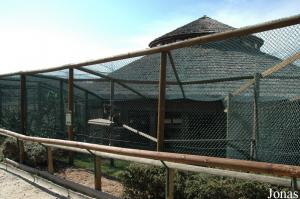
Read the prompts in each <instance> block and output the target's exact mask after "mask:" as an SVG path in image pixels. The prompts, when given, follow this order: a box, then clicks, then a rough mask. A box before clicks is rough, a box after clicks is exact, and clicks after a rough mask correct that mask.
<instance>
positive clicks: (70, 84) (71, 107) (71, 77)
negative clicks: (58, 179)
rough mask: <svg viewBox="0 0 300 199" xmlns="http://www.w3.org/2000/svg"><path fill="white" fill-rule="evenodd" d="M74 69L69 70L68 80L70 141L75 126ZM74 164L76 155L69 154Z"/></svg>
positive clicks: (71, 162) (70, 160) (70, 161)
mask: <svg viewBox="0 0 300 199" xmlns="http://www.w3.org/2000/svg"><path fill="white" fill-rule="evenodd" d="M73 84H74V69H73V68H69V80H68V112H69V113H70V114H71V124H70V125H69V126H68V140H73V139H74V132H73V130H74V129H73V125H74V121H73V120H74V90H73V89H74V86H73ZM73 163H74V153H73V152H72V151H70V152H69V164H71V165H72V164H73Z"/></svg>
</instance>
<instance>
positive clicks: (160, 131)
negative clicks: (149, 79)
mask: <svg viewBox="0 0 300 199" xmlns="http://www.w3.org/2000/svg"><path fill="white" fill-rule="evenodd" d="M166 65H167V52H161V57H160V76H159V96H158V111H157V112H158V117H157V151H162V150H163V146H164V131H165V104H166V102H165V100H166Z"/></svg>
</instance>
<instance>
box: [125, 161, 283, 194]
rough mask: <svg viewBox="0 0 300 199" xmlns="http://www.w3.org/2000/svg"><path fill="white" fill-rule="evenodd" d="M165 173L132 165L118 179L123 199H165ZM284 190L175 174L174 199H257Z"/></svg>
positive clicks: (247, 182)
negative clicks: (272, 191) (122, 188)
mask: <svg viewBox="0 0 300 199" xmlns="http://www.w3.org/2000/svg"><path fill="white" fill-rule="evenodd" d="M165 179H166V175H165V169H163V168H159V167H154V166H146V165H142V164H131V165H130V166H129V167H128V169H127V170H126V171H124V172H123V173H122V175H121V181H122V183H123V185H124V196H123V197H124V198H125V199H164V198H165ZM270 188H272V189H273V190H281V191H282V190H286V189H284V188H283V187H278V186H273V185H270V184H264V183H257V182H249V181H244V180H237V179H234V178H228V177H219V176H212V175H206V174H194V173H188V172H176V174H175V193H174V195H175V199H211V198H214V199H231V198H234V199H259V198H267V197H268V196H269V189H270Z"/></svg>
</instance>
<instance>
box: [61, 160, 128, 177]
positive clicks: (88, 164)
mask: <svg viewBox="0 0 300 199" xmlns="http://www.w3.org/2000/svg"><path fill="white" fill-rule="evenodd" d="M56 159H57V160H59V161H62V162H64V163H67V162H68V157H67V156H64V157H59V158H56ZM101 163H102V164H101V171H102V173H103V174H105V175H107V176H109V177H112V178H114V179H118V180H119V179H120V174H121V173H122V171H124V170H125V169H126V168H127V167H128V165H129V163H128V162H127V161H123V160H114V166H111V165H110V160H109V159H103V160H102V162H101ZM74 166H75V167H78V168H82V169H88V170H94V158H93V157H92V156H91V155H86V154H76V155H75V158H74Z"/></svg>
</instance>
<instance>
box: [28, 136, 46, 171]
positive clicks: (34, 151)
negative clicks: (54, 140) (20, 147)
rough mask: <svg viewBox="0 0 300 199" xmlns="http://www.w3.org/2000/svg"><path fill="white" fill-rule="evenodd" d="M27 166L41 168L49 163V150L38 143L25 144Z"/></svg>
mask: <svg viewBox="0 0 300 199" xmlns="http://www.w3.org/2000/svg"><path fill="white" fill-rule="evenodd" d="M24 148H25V160H24V161H25V164H27V165H29V166H34V167H35V166H41V165H46V163H47V150H46V148H45V147H44V146H42V145H41V144H38V143H33V142H25V144H24Z"/></svg>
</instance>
